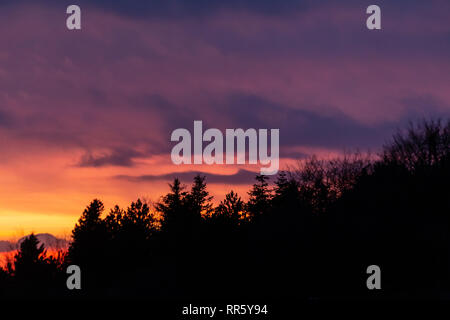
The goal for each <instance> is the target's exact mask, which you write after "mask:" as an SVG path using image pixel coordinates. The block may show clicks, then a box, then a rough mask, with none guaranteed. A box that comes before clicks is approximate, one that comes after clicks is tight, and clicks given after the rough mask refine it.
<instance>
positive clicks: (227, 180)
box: [115, 169, 258, 184]
mask: <svg viewBox="0 0 450 320" xmlns="http://www.w3.org/2000/svg"><path fill="white" fill-rule="evenodd" d="M197 174H200V175H205V176H206V180H207V182H208V183H218V184H249V183H251V182H252V181H253V180H254V179H255V177H256V175H257V174H258V173H255V172H252V171H248V170H243V169H241V170H239V171H238V172H237V173H235V174H230V175H223V174H213V173H205V172H199V171H186V172H177V173H167V174H160V175H141V176H128V175H118V176H116V177H115V178H116V179H122V180H127V181H133V182H145V181H167V180H173V179H175V178H178V179H180V180H181V181H182V182H185V183H186V182H191V181H192V179H193V178H194V177H195V176H196V175H197Z"/></svg>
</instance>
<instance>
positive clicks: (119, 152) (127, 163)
mask: <svg viewBox="0 0 450 320" xmlns="http://www.w3.org/2000/svg"><path fill="white" fill-rule="evenodd" d="M142 156H143V154H142V153H140V152H137V151H135V150H133V149H127V148H123V149H115V150H111V151H110V152H109V153H107V154H103V155H99V156H94V155H92V154H91V153H86V154H85V155H84V156H83V157H82V159H81V160H80V162H79V163H78V166H79V167H104V166H120V167H132V166H134V162H133V158H136V157H142Z"/></svg>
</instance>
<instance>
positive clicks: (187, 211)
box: [0, 121, 450, 299]
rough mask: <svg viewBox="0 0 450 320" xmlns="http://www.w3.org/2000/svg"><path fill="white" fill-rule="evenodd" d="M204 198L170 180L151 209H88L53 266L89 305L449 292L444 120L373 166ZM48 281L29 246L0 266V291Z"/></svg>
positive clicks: (449, 192)
mask: <svg viewBox="0 0 450 320" xmlns="http://www.w3.org/2000/svg"><path fill="white" fill-rule="evenodd" d="M211 201H212V197H211V196H210V195H209V193H208V191H207V187H206V180H205V177H202V176H197V177H195V179H194V182H193V184H192V186H191V188H190V190H188V191H187V189H186V187H184V186H182V185H181V182H180V181H179V180H178V179H175V180H174V181H173V183H172V184H170V192H169V193H168V194H167V195H165V196H163V197H162V198H161V200H160V201H159V202H158V203H156V204H155V205H154V206H149V205H147V204H146V203H144V202H142V201H141V200H137V201H136V202H133V203H132V204H131V205H130V207H129V208H127V209H121V208H119V207H118V206H116V207H115V208H113V209H112V210H111V211H110V213H109V214H108V215H106V217H104V218H103V217H102V213H103V211H104V207H103V204H102V202H101V201H99V200H94V201H92V202H91V204H90V205H89V206H88V207H87V208H86V209H85V210H84V212H83V214H82V216H81V218H80V220H79V221H78V223H77V225H76V226H75V228H74V230H73V242H72V244H71V246H70V248H69V251H68V255H67V258H66V261H65V265H67V264H77V265H79V266H80V267H81V269H82V271H83V286H82V287H83V294H84V295H86V296H87V297H95V296H102V297H122V296H126V297H151V298H167V299H179V298H190V299H193V298H215V299H220V298H230V299H231V298H233V299H238V298H240V297H251V298H258V297H265V298H276V299H279V298H282V297H304V298H319V299H320V298H358V299H360V298H361V299H378V298H411V297H414V298H437V297H440V298H445V297H448V295H449V293H450V241H449V237H450V215H449V214H450V121H447V122H446V123H444V122H442V121H423V122H422V123H420V124H418V125H411V126H410V127H409V129H408V130H407V131H406V132H399V133H397V134H396V135H395V136H394V138H393V140H392V141H391V142H390V143H388V144H387V145H385V146H384V148H383V151H382V153H381V154H380V155H379V156H378V157H376V158H375V157H364V156H362V155H361V154H358V153H357V154H354V155H348V156H346V157H344V158H340V159H332V160H318V159H317V158H315V157H313V158H311V159H308V160H307V161H303V162H301V163H300V164H299V166H298V167H297V168H291V169H290V170H288V171H284V172H280V173H279V174H278V176H277V177H276V178H275V181H273V185H270V184H269V179H268V177H267V176H257V177H256V183H255V184H254V185H253V187H252V188H251V190H250V191H249V199H248V201H247V202H244V201H242V199H241V198H240V197H239V195H238V194H236V193H235V192H233V191H231V192H230V193H228V194H227V195H226V196H225V199H224V200H222V201H221V202H220V203H219V204H218V205H217V206H216V207H214V206H213V205H212V202H211ZM372 264H376V265H379V266H380V267H381V270H382V291H369V290H367V288H366V279H367V276H368V275H367V274H366V268H367V267H368V266H369V265H372ZM58 272H59V274H61V266H59V265H58V264H57V263H56V262H54V261H53V262H52V260H50V259H48V258H46V257H45V250H44V248H43V247H42V246H38V244H37V240H36V239H35V238H33V237H30V238H28V239H27V240H25V241H24V242H23V243H22V246H21V249H20V252H19V253H18V255H17V256H16V257H15V262H14V270H9V271H8V270H0V284H2V286H1V287H3V288H5V287H8V288H11V287H14V286H15V287H16V288H20V287H21V286H29V285H30V283H31V284H32V286H35V281H39V285H40V286H45V285H46V284H47V285H48V286H50V284H52V285H53V286H55V285H54V284H56V283H59V282H57V281H59V280H57V279H59V278H58V276H57V275H58ZM52 277H53V278H52ZM62 286H63V285H62ZM18 290H19V289H17V291H18ZM60 290H61V291H64V290H65V288H62V289H60ZM5 292H6V291H4V292H3V294H5Z"/></svg>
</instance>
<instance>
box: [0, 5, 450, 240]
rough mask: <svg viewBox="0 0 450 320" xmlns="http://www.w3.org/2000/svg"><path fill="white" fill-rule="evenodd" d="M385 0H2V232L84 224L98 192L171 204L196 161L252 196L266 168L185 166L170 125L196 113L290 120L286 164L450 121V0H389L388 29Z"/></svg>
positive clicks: (220, 118) (212, 179) (108, 202)
mask: <svg viewBox="0 0 450 320" xmlns="http://www.w3.org/2000/svg"><path fill="white" fill-rule="evenodd" d="M70 4H77V5H79V6H80V7H81V10H82V30H78V31H69V30H67V28H66V18H67V14H66V8H67V6H68V5H70ZM370 4H373V3H372V2H371V1H370V2H367V1H356V0H355V1H352V0H351V1H345V4H344V1H300V0H298V1H294V0H285V1H269V0H260V1H252V0H239V1H238V0H227V1H225V0H222V1H219V0H209V1H207V0H198V1H194V0H191V1H188V0H167V1H141V0H134V1H131V0H129V1H125V0H121V1H114V0H109V1H107V0H89V1H87V0H74V1H70V2H67V1H60V0H14V1H12V0H3V1H1V3H0V37H1V39H2V42H1V44H0V150H1V152H0V176H1V183H0V239H9V238H11V237H19V236H21V235H24V234H27V233H29V232H31V231H34V232H49V233H52V234H55V235H58V236H63V235H69V234H70V230H71V229H72V228H73V226H74V224H75V222H76V221H77V219H78V217H79V216H80V214H81V212H82V211H83V209H84V207H85V206H86V205H87V204H88V203H89V202H90V201H91V200H92V199H93V198H96V197H97V198H100V199H101V200H103V201H104V203H105V206H106V208H108V209H109V208H111V207H112V206H113V205H114V204H119V205H121V206H126V205H128V204H129V202H130V201H132V200H135V199H137V198H138V197H145V198H147V199H152V200H157V199H158V197H159V196H161V195H162V194H163V193H165V192H167V191H168V186H167V183H168V182H170V180H172V179H173V177H175V176H179V177H180V178H181V179H182V182H184V183H185V184H190V183H191V178H192V176H193V175H194V173H195V172H203V173H209V174H207V182H208V183H209V188H210V191H211V192H212V194H213V195H214V196H215V197H216V199H217V200H220V199H221V198H222V197H223V196H224V194H225V193H226V192H228V191H229V190H231V189H234V190H235V191H237V192H238V193H239V194H240V195H241V196H243V197H245V195H246V191H247V190H248V186H249V184H251V183H252V179H253V177H254V174H253V172H258V171H259V165H258V166H251V165H247V166H236V165H228V166H225V165H214V166H206V165H204V166H198V165H191V166H187V165H184V166H183V165H182V166H176V165H174V164H172V162H171V159H170V151H171V148H172V147H173V145H174V143H172V142H171V141H170V134H171V132H172V131H173V130H175V129H177V128H186V129H188V130H190V131H192V130H193V121H194V120H202V121H203V125H204V127H205V129H206V128H219V129H221V130H224V129H225V128H243V129H246V128H256V129H259V128H267V129H270V128H279V129H280V157H281V168H283V166H285V165H286V164H288V163H292V162H294V161H296V160H297V159H302V158H304V157H305V156H308V155H311V154H317V155H319V156H321V157H326V156H330V155H336V154H340V153H342V152H343V151H344V150H346V149H354V148H360V149H362V150H367V149H370V150H372V151H376V150H378V149H379V147H380V146H382V144H383V143H384V142H385V141H386V139H388V138H389V137H390V136H391V135H392V133H393V132H394V131H395V129H396V128H397V127H404V126H405V124H406V123H407V122H408V121H409V120H417V119H419V118H421V117H424V116H425V117H430V116H433V117H439V116H441V117H447V116H449V114H450V59H449V57H450V20H449V13H450V2H449V1H445V0H442V1H414V0H409V1H406V0H405V1H401V0H396V1H376V4H378V5H379V6H380V7H381V10H382V29H381V30H368V29H367V28H366V22H365V21H366V18H367V16H368V15H367V14H366V13H365V11H366V8H367V6H368V5H370ZM431 4H433V5H431Z"/></svg>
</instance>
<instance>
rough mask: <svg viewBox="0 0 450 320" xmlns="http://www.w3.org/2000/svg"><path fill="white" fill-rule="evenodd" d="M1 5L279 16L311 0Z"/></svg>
mask: <svg viewBox="0 0 450 320" xmlns="http://www.w3.org/2000/svg"><path fill="white" fill-rule="evenodd" d="M2 2H3V4H13V3H14V4H17V3H25V4H29V3H34V4H46V5H54V6H61V7H67V6H69V5H71V4H77V5H79V6H80V7H82V6H94V7H97V8H99V9H101V10H105V11H111V12H114V13H116V14H120V15H126V16H131V17H162V18H164V17H166V18H183V17H202V16H207V15H209V14H211V13H214V12H217V11H220V10H223V9H233V10H237V11H239V10H245V11H252V12H255V13H260V14H266V15H281V14H288V13H292V12H293V11H298V10H306V9H307V8H308V7H309V6H311V5H312V3H313V1H311V0H283V1H276V0H259V1H255V0H77V1H75V3H74V1H61V0H40V1H34V0H4V1H2Z"/></svg>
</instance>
